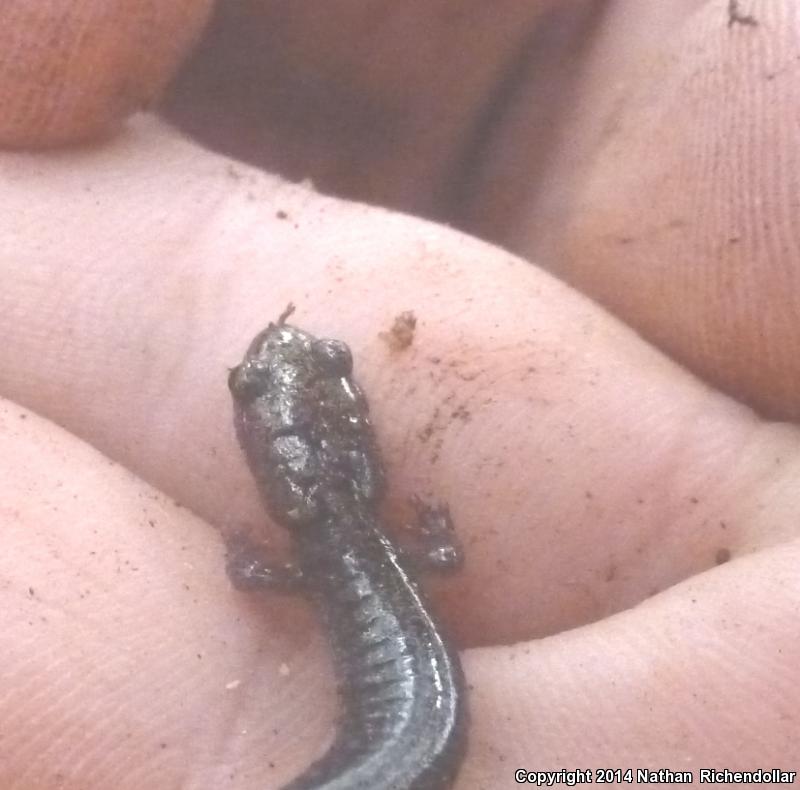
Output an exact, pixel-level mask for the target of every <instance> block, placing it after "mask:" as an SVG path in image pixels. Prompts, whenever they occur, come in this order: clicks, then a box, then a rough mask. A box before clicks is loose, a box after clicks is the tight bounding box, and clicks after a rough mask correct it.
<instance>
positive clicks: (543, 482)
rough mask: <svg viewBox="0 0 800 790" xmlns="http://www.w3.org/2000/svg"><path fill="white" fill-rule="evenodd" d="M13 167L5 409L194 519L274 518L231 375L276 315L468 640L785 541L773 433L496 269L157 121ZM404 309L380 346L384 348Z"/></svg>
mask: <svg viewBox="0 0 800 790" xmlns="http://www.w3.org/2000/svg"><path fill="white" fill-rule="evenodd" d="M6 171H7V173H9V174H10V175H11V176H12V178H9V179H7V183H8V187H7V190H6V193H5V196H4V200H5V205H4V206H3V207H2V208H3V212H2V216H6V217H9V216H15V217H17V218H18V221H17V222H16V223H15V225H14V227H15V228H16V229H19V230H15V232H14V233H10V232H9V231H8V230H7V232H6V233H5V239H4V244H5V245H6V247H5V251H4V253H3V260H5V261H7V262H8V263H7V266H6V271H5V272H4V281H5V283H6V291H5V294H4V298H5V299H6V308H5V309H4V310H2V311H0V320H2V322H3V324H2V330H3V336H4V337H5V339H6V342H5V343H4V344H3V346H2V348H0V380H2V381H3V383H4V387H5V390H6V394H7V395H9V396H10V397H12V398H14V399H15V400H17V401H19V402H22V403H24V404H26V405H28V406H30V407H31V408H34V409H36V410H37V411H38V412H40V413H41V414H44V415H46V416H48V417H50V418H52V419H54V420H56V421H57V422H59V423H60V424H62V425H64V426H66V427H67V428H69V429H70V430H72V431H74V432H75V433H77V434H78V435H79V436H82V437H84V438H86V439H87V440H88V441H90V442H91V443H92V444H94V445H95V446H97V447H98V448H99V449H101V450H102V451H103V452H105V453H107V454H108V455H109V456H110V457H112V458H115V459H117V460H120V461H121V462H123V463H124V464H125V465H127V466H129V467H130V468H131V469H133V470H135V471H136V472H137V473H139V474H141V475H142V476H143V477H144V478H145V479H147V480H149V481H151V482H153V483H154V484H155V485H157V486H158V487H160V488H161V489H162V490H164V491H166V492H168V493H169V494H171V495H172V496H174V497H177V498H178V499H179V501H181V502H183V503H187V504H189V505H190V506H191V507H192V509H193V510H194V511H195V512H197V513H200V514H202V515H204V516H206V517H208V518H209V519H210V520H211V521H212V522H215V523H217V524H222V523H226V522H227V523H229V522H231V521H233V522H246V523H250V524H262V523H263V522H264V520H265V517H264V515H263V511H262V509H261V507H260V504H259V503H258V501H257V498H256V496H255V493H254V491H253V487H252V483H251V482H250V479H249V475H248V473H247V470H246V469H245V466H244V463H243V461H242V459H241V455H240V453H239V451H238V449H237V448H236V446H235V442H234V438H233V431H232V430H231V427H230V422H229V420H230V404H229V396H228V393H227V391H226V383H225V382H226V379H227V367H229V366H231V365H233V364H235V363H236V362H237V361H238V360H239V359H240V358H241V354H242V353H243V350H244V348H245V347H246V345H247V343H248V342H249V340H250V338H251V337H252V336H253V335H254V334H255V332H256V331H258V330H260V329H261V328H263V326H264V325H265V324H266V323H267V322H268V321H269V320H272V319H274V318H275V317H276V316H277V315H278V314H279V313H280V312H281V310H282V309H283V308H284V307H285V305H286V304H287V303H288V302H289V301H293V302H295V303H296V304H297V305H298V312H297V314H296V316H295V317H294V319H293V320H295V319H296V321H297V322H298V323H302V325H303V326H304V327H306V328H308V329H309V330H311V331H312V332H314V333H317V334H323V335H328V336H333V337H338V338H342V339H344V340H346V341H347V342H349V343H351V344H352V346H353V349H354V357H355V359H356V361H357V362H356V370H357V377H358V378H359V380H360V381H361V382H362V384H363V385H364V388H365V391H366V392H367V393H368V395H369V397H370V400H371V404H372V410H373V415H374V418H375V422H376V425H377V428H378V432H379V436H380V439H381V441H382V444H383V447H384V449H385V455H386V459H387V461H388V465H389V473H390V479H391V480H392V492H393V497H394V498H395V499H396V500H398V501H404V500H406V499H407V497H408V496H409V495H410V494H412V493H422V494H424V495H432V496H435V497H436V498H437V499H440V500H444V501H447V502H449V504H450V508H451V511H452V514H453V517H454V521H455V523H456V525H457V528H458V530H459V534H460V535H461V536H462V537H463V539H464V543H465V548H466V553H467V565H466V569H465V572H464V573H462V574H461V575H460V576H459V578H458V579H453V580H447V582H443V583H442V584H441V585H436V588H437V590H439V589H446V590H447V591H448V593H449V595H450V596H452V597H450V598H448V600H447V603H448V604H449V610H450V611H451V621H455V622H456V623H457V627H458V628H459V630H460V633H461V634H462V636H464V637H466V638H469V639H471V640H473V641H475V640H481V641H487V642H489V641H493V640H496V641H510V640H514V639H519V638H526V637H530V636H532V635H538V634H541V633H547V632H551V631H554V630H560V629H562V628H564V627H568V626H571V625H576V624H579V623H581V622H585V621H587V620H589V619H593V618H597V617H599V616H602V615H604V614H607V613H609V612H612V611H617V610H619V609H621V608H625V607H626V606H629V605H631V604H633V603H636V602H638V601H640V600H642V599H643V598H644V597H646V596H647V595H649V594H651V593H652V592H655V591H658V590H659V589H663V588H665V587H667V586H669V585H670V584H673V583H674V582H675V581H677V580H679V579H682V578H685V577H686V576H688V575H690V574H692V573H695V572H697V571H699V570H703V569H705V568H708V567H710V566H712V565H713V564H714V563H715V562H716V561H718V559H719V558H720V557H723V558H724V557H725V556H728V555H730V554H731V553H732V554H733V555H736V554H738V553H741V552H744V551H750V550H753V549H754V548H757V547H759V546H763V545H765V544H768V543H770V542H774V541H778V540H781V539H784V538H785V537H786V536H787V535H793V534H794V533H795V530H796V524H795V519H794V512H795V509H794V508H795V507H796V502H795V501H794V499H795V497H794V491H795V488H794V485H793V481H794V480H795V479H796V475H797V450H796V445H797V439H796V436H795V434H794V432H793V431H792V430H791V429H790V428H788V427H774V426H768V425H762V424H761V423H759V422H758V421H757V420H755V419H754V418H753V417H752V415H750V414H749V413H748V412H747V411H745V410H743V409H740V408H738V407H735V406H734V405H732V404H730V403H729V402H727V401H726V400H725V399H724V398H721V397H719V396H717V395H716V394H715V393H713V392H711V391H709V390H708V389H706V388H705V387H703V386H701V385H698V384H697V383H696V382H695V381H693V380H692V379H691V378H689V377H688V376H686V375H685V374H684V373H682V372H681V371H680V370H679V369H678V368H676V367H675V366H674V365H673V364H671V363H670V362H669V361H667V360H665V359H664V358H663V357H661V356H660V355H659V354H657V353H655V352H653V351H652V350H651V349H649V348H648V347H647V346H646V345H645V344H643V343H642V342H641V341H640V340H638V339H637V338H636V337H635V336H634V335H632V333H630V332H629V331H628V330H626V329H625V328H624V327H622V326H620V325H619V324H618V323H617V322H616V321H614V320H613V319H611V318H610V317H609V316H607V315H606V314H605V313H603V312H602V311H600V310H598V309H597V308H596V307H595V306H594V305H592V304H591V303H589V302H587V301H586V300H585V299H583V298H581V297H580V296H579V295H577V294H576V293H574V292H572V291H571V290H569V289H568V288H566V287H565V286H563V285H561V284H560V283H558V282H557V281H555V280H553V279H552V278H550V277H548V276H546V275H544V274H542V273H541V272H540V271H539V270H537V269H535V268H533V267H531V266H528V265H526V264H524V263H521V262H519V261H516V260H515V259H512V258H509V257H508V256H507V255H505V254H504V253H502V252H501V251H499V250H497V249H494V248H491V247H487V246H485V245H482V244H479V243H477V242H474V241H472V240H470V239H468V238H466V237H463V236H460V235H458V234H454V233H450V232H447V231H444V230H442V229H440V228H438V227H435V226H427V225H421V224H420V223H419V222H417V221H415V220H412V219H410V218H403V217H395V216H391V215H387V214H385V213H383V212H380V211H376V210H371V209H367V208H365V207H361V206H356V205H350V204H346V203H342V202H339V201H334V200H330V199H325V198H322V197H320V196H318V195H314V194H313V193H310V192H309V191H308V190H307V189H304V188H299V187H292V186H289V185H286V184H282V183H280V182H278V181H276V180H274V179H271V178H268V177H266V176H264V175H263V174H260V173H258V172H257V171H252V170H248V169H247V168H244V167H242V166H239V165H232V164H231V163H230V162H228V161H226V160H224V159H221V158H217V157H215V156H212V155H209V154H208V153H206V152H203V151H201V150H199V149H197V148H195V147H194V146H192V145H190V144H188V143H187V142H185V141H183V140H181V139H179V138H177V137H175V136H174V135H172V134H171V133H169V132H168V131H165V130H163V129H161V128H159V127H153V126H152V125H148V124H144V125H143V126H141V127H140V128H139V129H138V130H137V133H135V134H131V135H129V136H127V137H126V138H124V139H121V140H120V141H119V142H117V143H116V144H114V145H113V146H109V147H107V148H106V149H104V150H102V151H98V152H97V153H95V154H91V155H90V154H83V155H81V156H80V157H74V156H71V155H70V156H67V155H60V156H58V157H52V158H49V159H47V158H44V157H36V158H24V157H18V158H13V159H12V158H9V159H7V160H6ZM23 175H24V179H22V176H23ZM408 309H413V310H414V311H415V313H416V315H417V318H418V324H417V330H416V333H415V335H414V338H413V342H412V343H411V344H410V346H408V347H407V348H405V350H402V349H401V350H397V349H395V348H394V347H393V346H392V345H391V344H389V343H387V342H386V340H385V338H384V337H383V335H384V334H385V332H386V331H387V330H388V329H389V328H390V327H391V325H392V322H393V319H394V317H395V316H397V315H398V314H399V313H401V312H403V311H405V310H408ZM270 534H275V533H270ZM508 600H515V601H519V602H520V605H519V606H515V607H508V606H507V605H506V603H505V602H507V601H508Z"/></svg>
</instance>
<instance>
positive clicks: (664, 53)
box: [517, 0, 800, 420]
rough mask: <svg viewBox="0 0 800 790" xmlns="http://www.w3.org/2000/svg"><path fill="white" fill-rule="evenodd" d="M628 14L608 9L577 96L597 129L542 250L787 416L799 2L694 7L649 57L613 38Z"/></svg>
mask: <svg viewBox="0 0 800 790" xmlns="http://www.w3.org/2000/svg"><path fill="white" fill-rule="evenodd" d="M637 5H638V4H637ZM642 5H644V4H642ZM623 6H624V4H621V5H620V8H622V7H623ZM734 7H735V8H739V11H738V12H733V11H731V10H729V9H730V8H734ZM637 11H638V9H635V10H634V6H629V7H628V9H627V11H626V10H624V9H623V10H622V11H621V14H620V17H619V18H617V19H616V20H609V24H611V23H612V22H614V21H616V23H617V30H618V33H617V34H616V35H614V34H613V33H612V32H609V35H608V40H607V43H606V46H605V48H604V49H603V52H602V53H598V58H597V63H598V66H599V68H600V69H601V70H602V76H603V77H604V79H596V80H594V81H593V83H592V85H591V86H590V87H587V94H588V98H587V100H586V103H585V104H584V105H583V107H582V111H583V113H584V114H585V117H588V118H592V119H595V122H594V123H593V124H592V129H593V130H594V131H595V132H596V135H595V137H594V138H593V139H592V140H591V144H590V145H589V146H587V147H586V148H585V149H584V152H585V156H584V158H583V159H582V160H581V164H582V166H583V169H582V171H580V172H579V173H578V175H579V176H581V177H582V178H583V182H582V183H579V184H578V185H577V186H576V187H575V194H574V195H573V196H572V198H570V200H569V201H562V202H563V203H569V208H568V209H567V211H566V221H565V227H563V228H561V232H562V233H563V235H562V237H561V239H560V242H559V243H560V244H563V246H560V247H558V246H557V249H556V251H555V254H554V255H553V256H552V260H554V261H556V263H555V266H556V267H557V268H558V269H559V271H560V272H561V273H562V274H563V276H565V277H566V278H567V279H568V280H569V281H570V282H572V283H574V284H575V285H576V286H577V287H579V288H580V289H581V290H583V291H585V292H586V293H588V294H590V295H592V296H593V297H595V298H597V299H598V300H600V301H601V302H602V303H604V304H606V305H608V306H609V307H610V308H611V309H612V310H613V311H614V312H615V313H616V314H617V315H619V316H621V317H622V318H623V319H624V320H625V321H626V322H628V323H630V324H631V325H632V326H634V327H635V328H636V329H638V330H639V331H640V332H642V334H643V335H644V336H645V337H647V338H649V339H651V340H653V341H654V342H655V343H657V344H658V345H659V346H660V347H661V348H663V349H665V350H666V351H667V353H669V354H670V355H672V356H673V357H674V358H676V359H677V360H679V361H681V362H683V363H685V364H687V365H688V366H689V367H690V368H691V369H693V370H694V371H696V372H697V373H698V374H699V375H700V376H702V377H703V378H704V379H706V380H707V381H710V382H712V383H713V384H714V385H715V386H718V387H720V388H722V389H723V390H725V391H726V392H729V393H731V394H732V395H733V396H735V397H737V398H740V399H742V400H744V401H745V402H748V403H750V404H752V405H753V406H754V407H756V408H757V409H759V410H760V411H761V412H762V413H765V414H767V415H769V416H771V417H773V418H777V419H792V420H797V419H798V418H800V406H798V404H800V398H798V394H800V368H798V359H800V354H799V353H798V351H800V322H798V321H797V316H798V313H799V312H800V301H798V300H799V299H800V296H798V294H799V293H800V291H798V288H797V287H796V283H797V277H798V264H797V261H798V255H797V247H798V242H797V233H796V219H795V217H796V207H797V203H798V200H800V197H799V194H800V193H798V185H797V180H796V178H795V173H796V172H797V169H798V162H800V138H798V136H797V134H796V133H795V129H796V123H797V119H796V108H797V106H798V102H800V93H799V92H798V82H797V80H796V79H794V78H793V77H792V76H791V75H793V74H794V73H795V69H796V62H797V61H796V53H797V50H798V33H799V32H800V23H799V20H798V11H797V5H796V4H795V3H792V2H781V1H779V2H773V1H772V0H766V2H761V1H759V0H753V2H747V3H744V2H741V3H739V4H738V5H736V6H731V5H730V4H729V3H726V2H721V1H720V2H707V3H705V4H703V7H702V8H701V9H700V10H699V11H698V12H697V13H696V14H694V15H693V16H691V17H689V18H687V19H686V20H685V23H684V24H683V25H681V26H678V27H676V28H674V29H673V30H672V33H671V35H670V36H669V37H668V38H666V39H664V40H663V41H661V42H660V43H659V44H658V49H657V50H655V53H656V54H653V49H652V48H650V49H649V50H647V53H646V56H642V54H641V50H639V51H637V52H630V49H627V50H626V49H625V43H624V40H625V39H626V37H627V35H628V33H627V31H628V24H626V23H627V22H629V21H630V20H628V15H629V14H631V13H632V15H633V16H634V17H636V16H637ZM737 13H738V17H737V16H736V14H737ZM747 16H750V17H751V18H752V20H753V21H754V22H756V24H751V23H743V22H742V21H741V19H740V18H739V17H747ZM616 44H620V46H621V47H623V49H622V51H623V52H626V51H627V52H628V54H629V56H628V58H625V57H616V58H612V57H611V56H610V53H611V52H613V51H616V52H618V51H619V50H618V49H615V45H616ZM609 60H610V61H611V66H610V67H608V63H609ZM603 64H606V68H605V69H603ZM631 74H632V75H633V76H630V75H631ZM576 123H577V121H576ZM564 139H565V140H572V137H571V135H570V131H569V129H567V130H565V133H564ZM584 142H586V141H585V138H584ZM574 161H575V157H574V156H572V155H571V154H568V153H567V152H566V146H565V157H564V159H563V160H562V163H564V164H565V165H568V163H569V162H573V163H574ZM558 171H559V167H558V165H556V166H555V167H554V175H553V180H554V182H555V181H558V178H559V175H558ZM573 174H574V173H573ZM562 176H563V172H562ZM562 183H563V180H562ZM545 194H546V190H545ZM562 198H563V195H562ZM541 216H542V217H545V216H548V213H547V212H546V211H545V212H543V213H542V214H541ZM522 236H523V238H524V239H525V241H523V242H522V244H521V245H519V246H517V249H527V250H532V249H535V248H536V245H535V241H534V239H535V230H534V229H533V228H529V229H527V230H525V231H523V233H522ZM557 244H558V243H557Z"/></svg>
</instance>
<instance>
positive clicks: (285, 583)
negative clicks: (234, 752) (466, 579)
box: [228, 306, 467, 790]
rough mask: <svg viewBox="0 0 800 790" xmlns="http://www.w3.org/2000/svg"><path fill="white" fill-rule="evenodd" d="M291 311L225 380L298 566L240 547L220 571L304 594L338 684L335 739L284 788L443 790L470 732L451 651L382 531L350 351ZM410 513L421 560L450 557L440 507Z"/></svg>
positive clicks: (378, 488)
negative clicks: (317, 615) (316, 614)
mask: <svg viewBox="0 0 800 790" xmlns="http://www.w3.org/2000/svg"><path fill="white" fill-rule="evenodd" d="M289 312H291V306H290V308H288V309H287V312H285V313H284V315H282V316H281V318H280V319H279V320H278V322H277V323H274V324H270V325H269V326H268V327H267V328H266V329H265V330H264V331H263V332H261V333H260V334H258V335H257V336H256V337H255V339H254V340H253V342H252V343H251V344H250V348H249V349H248V350H247V353H246V354H245V357H244V360H243V362H242V364H241V365H239V366H238V367H236V368H234V369H233V370H232V371H231V374H230V379H229V386H230V390H231V393H232V394H233V400H234V409H235V425H236V432H237V434H238V437H239V442H240V444H241V446H242V448H243V450H244V452H245V454H246V456H247V460H248V463H249V465H250V469H251V471H252V473H253V475H254V476H255V479H256V482H257V483H258V488H259V492H260V494H261V496H262V498H263V500H264V502H265V505H266V507H267V509H268V511H269V513H270V514H271V515H272V517H273V518H274V519H275V520H276V521H277V522H278V523H279V524H281V525H282V526H284V527H285V528H287V529H288V530H289V531H290V532H291V535H292V537H293V542H294V550H295V558H296V562H295V563H290V564H286V565H283V566H280V567H277V566H274V565H270V564H269V563H268V562H266V561H265V560H264V559H263V558H262V557H259V556H258V555H257V553H256V552H255V551H254V548H253V546H252V545H250V544H248V543H247V542H239V543H234V544H232V545H231V547H230V551H229V556H228V573H229V575H230V577H231V579H232V581H233V582H234V584H235V585H236V586H237V587H239V588H241V589H254V588H259V587H278V588H283V589H287V588H289V589H302V590H306V591H307V592H308V594H309V595H310V596H311V597H312V598H313V600H314V601H315V603H316V604H317V606H318V607H319V610H320V612H321V614H322V619H323V623H324V626H325V628H326V631H327V635H328V638H329V640H330V644H331V646H332V652H333V659H334V665H335V669H336V674H337V679H338V684H339V695H340V717H339V722H338V727H337V733H336V736H335V738H334V742H333V745H332V746H331V748H330V749H329V750H328V751H327V752H326V753H325V754H324V756H322V757H321V758H320V759H319V760H317V761H316V762H315V763H313V764H312V765H311V766H310V768H309V769H308V770H306V771H305V772H304V773H303V774H302V775H301V776H300V777H298V778H297V779H295V780H294V781H292V782H290V783H289V784H288V785H286V786H285V788H284V790H440V788H447V787H450V786H451V784H452V782H453V780H454V778H455V775H456V772H457V770H458V766H459V764H460V762H461V758H462V756H463V753H464V749H465V746H466V730H467V712H466V700H465V696H466V695H465V691H464V681H463V677H462V672H461V665H460V663H459V659H458V654H457V653H456V652H455V651H454V650H453V649H452V648H450V647H449V646H448V644H447V642H446V641H445V639H444V638H443V637H442V634H441V632H440V629H439V627H438V626H437V624H436V622H435V620H434V619H433V617H432V615H431V614H430V611H429V608H428V604H427V603H426V602H425V600H424V598H423V596H422V594H421V592H420V590H419V589H418V587H417V584H416V582H415V580H414V578H413V575H412V573H411V565H410V564H409V563H408V561H407V560H406V558H405V556H404V554H403V553H402V552H401V551H400V549H399V548H397V547H396V546H395V545H394V544H393V542H392V541H391V540H390V539H389V538H388V537H387V536H386V535H385V534H384V531H383V529H382V526H381V523H380V520H379V517H378V507H379V504H380V502H381V498H382V496H383V491H384V478H383V470H382V465H381V459H380V453H379V450H378V446H377V443H376V439H375V435H374V433H373V429H372V425H371V423H370V420H369V409H368V405H367V401H366V399H365V397H364V395H363V394H362V393H361V391H360V389H359V388H358V385H357V384H356V383H355V382H354V381H353V379H352V378H351V372H352V357H351V354H350V349H349V348H348V347H347V345H345V344H344V343H342V342H341V341H338V340H320V339H317V338H315V337H313V336H312V335H310V334H308V333H307V332H304V331H302V330H300V329H297V328H296V327H294V326H290V325H288V324H286V323H285V319H286V317H287V315H288V314H289ZM417 509H418V512H419V514H420V516H421V519H420V522H421V530H422V531H421V533H420V534H421V536H422V537H423V538H424V539H425V541H426V544H425V545H424V546H420V547H417V548H418V550H419V549H420V548H423V549H424V552H420V553H422V555H423V559H425V560H426V561H427V563H428V564H430V565H433V566H438V567H443V568H446V567H451V566H454V565H457V564H458V563H459V561H460V552H459V549H458V548H457V546H456V544H455V542H454V536H453V533H452V525H451V524H450V521H449V515H448V513H447V510H446V508H427V507H424V506H422V505H421V503H419V502H417Z"/></svg>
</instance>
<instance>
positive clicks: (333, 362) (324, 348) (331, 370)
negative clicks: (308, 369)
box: [311, 340, 353, 377]
mask: <svg viewBox="0 0 800 790" xmlns="http://www.w3.org/2000/svg"><path fill="white" fill-rule="evenodd" d="M311 351H312V353H313V354H314V361H315V362H316V363H317V365H318V366H319V368H320V370H321V371H322V373H323V374H324V375H326V376H331V377H333V376H337V377H338V376H349V375H350V373H352V371H353V355H352V354H351V353H350V348H349V347H348V345H347V343H342V341H341V340H315V341H314V343H313V345H312V346H311Z"/></svg>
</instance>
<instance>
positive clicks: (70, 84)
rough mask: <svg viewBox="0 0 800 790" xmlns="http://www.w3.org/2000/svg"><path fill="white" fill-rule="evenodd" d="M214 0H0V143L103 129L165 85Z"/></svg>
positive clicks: (77, 137)
mask: <svg viewBox="0 0 800 790" xmlns="http://www.w3.org/2000/svg"><path fill="white" fill-rule="evenodd" d="M210 10H211V0H178V2H172V3H159V2H155V0H148V1H147V2H141V0H88V1H86V2H81V3H72V2H68V1H67V0H40V1H39V2H36V3H31V2H30V1H29V0H9V2H6V3H3V4H2V6H0V106H2V107H3V113H2V114H0V145H2V146H6V147H10V148H41V147H49V146H55V145H63V144H69V143H75V142H79V141H84V140H87V139H92V138H97V137H101V136H103V135H106V134H108V133H110V132H112V131H113V130H114V129H115V128H116V127H118V126H119V125H120V124H121V123H122V122H123V121H124V119H125V118H126V117H127V116H128V115H130V114H131V113H133V112H135V111H137V110H140V109H142V108H143V107H147V106H150V105H151V104H152V103H153V102H154V101H155V100H156V99H157V98H158V96H159V95H160V94H161V92H162V91H163V89H164V88H165V86H166V84H167V83H168V82H169V80H170V79H171V77H172V76H173V74H174V73H175V71H176V70H177V68H178V66H179V65H180V63H181V61H182V60H183V58H184V56H185V55H186V53H187V52H188V50H189V49H190V48H191V46H192V45H193V44H194V42H195V41H196V40H197V39H198V37H199V35H200V33H201V32H202V30H203V27H204V25H205V22H206V20H207V18H208V15H209V12H210Z"/></svg>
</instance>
